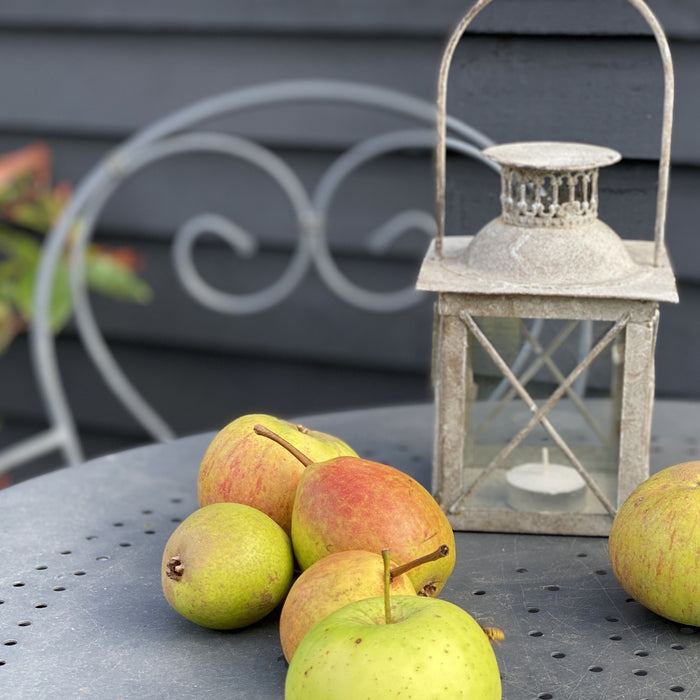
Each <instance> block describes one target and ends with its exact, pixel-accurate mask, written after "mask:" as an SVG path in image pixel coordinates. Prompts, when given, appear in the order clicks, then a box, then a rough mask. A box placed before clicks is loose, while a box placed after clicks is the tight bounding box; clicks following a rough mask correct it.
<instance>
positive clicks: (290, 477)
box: [197, 414, 356, 534]
mask: <svg viewBox="0 0 700 700" xmlns="http://www.w3.org/2000/svg"><path fill="white" fill-rule="evenodd" d="M256 424H263V425H265V426H266V427H268V428H269V429H271V430H273V431H275V432H276V433H278V434H279V435H281V436H283V437H284V438H286V439H287V440H288V441H289V442H290V443H291V444H293V445H295V446H296V447H298V449H300V450H302V451H303V452H304V453H305V454H308V455H309V456H310V458H311V459H314V460H318V461H321V460H324V459H330V458H331V457H335V456H337V455H355V454H356V452H355V451H354V450H353V449H352V448H351V447H350V446H349V445H347V444H346V443H345V442H343V441H342V440H341V439H340V438H337V437H335V436H333V435H329V434H328V433H323V432H321V431H317V430H309V429H307V428H305V427H304V426H302V425H298V424H294V423H290V422H288V421H285V420H281V419H279V418H275V417H274V416H268V415H265V414H249V415H245V416H241V417H240V418H237V419H236V420H234V421H232V422H231V423H229V424H228V425H227V426H226V427H224V428H223V429H222V430H220V431H219V432H218V433H217V434H216V435H215V437H214V439H213V440H212V441H211V443H210V444H209V446H208V447H207V450H206V452H205V453H204V457H203V458H202V462H201V464H200V467H199V475H198V478H197V494H198V498H199V505H200V506H205V505H209V504H211V503H222V502H229V503H244V504H246V505H249V506H252V507H253V508H257V509H258V510H261V511H262V512H263V513H265V514H266V515H269V516H270V517H271V518H272V519H273V520H274V521H275V522H276V523H277V524H278V525H280V527H282V529H283V530H284V531H285V532H286V533H287V534H290V533H291V519H292V505H293V503H294V496H295V493H296V488H297V484H298V483H299V479H300V477H301V475H302V473H303V472H304V465H303V464H301V463H300V462H299V460H297V459H296V458H295V457H294V456H293V455H291V454H289V452H287V451H286V450H284V449H282V448H280V446H279V445H275V444H274V443H273V442H271V441H270V440H268V439H267V438H264V437H261V436H260V435H258V434H257V433H255V431H254V430H253V427H254V426H255V425H256Z"/></svg>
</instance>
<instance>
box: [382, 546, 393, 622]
mask: <svg viewBox="0 0 700 700" xmlns="http://www.w3.org/2000/svg"><path fill="white" fill-rule="evenodd" d="M382 559H383V561H384V621H385V622H386V624H387V625H390V624H391V623H392V619H391V550H389V549H382Z"/></svg>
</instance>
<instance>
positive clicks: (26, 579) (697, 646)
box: [0, 402, 700, 700]
mask: <svg viewBox="0 0 700 700" xmlns="http://www.w3.org/2000/svg"><path fill="white" fill-rule="evenodd" d="M655 412H656V413H655V420H654V436H655V437H654V440H653V443H652V469H653V470H657V469H659V468H662V467H665V466H669V465H671V464H675V463H678V462H681V461H687V460H690V459H695V458H698V457H700V446H699V445H698V430H697V426H698V425H700V406H699V405H694V404H690V403H678V402H673V403H671V402H657V405H656V408H655ZM304 422H305V423H306V424H307V425H309V426H310V427H313V428H317V429H320V430H327V431H330V432H334V433H336V434H337V435H339V436H340V437H343V438H344V439H346V440H348V441H349V442H350V443H351V444H353V445H354V446H355V447H356V448H357V450H358V452H360V454H361V455H362V456H364V457H368V458H370V459H376V460H378V461H383V462H387V463H390V464H393V465H394V466H397V467H399V468H402V469H404V470H405V471H407V472H409V473H411V474H412V475H413V476H415V477H416V478H418V479H419V480H420V481H422V482H423V483H424V484H426V485H427V484H428V483H429V473H430V453H431V443H432V407H430V406H407V407H400V408H391V409H371V410H368V411H352V412H346V413H338V414H329V415H325V416H315V417H308V418H305V419H304ZM211 437H212V434H206V435H198V436H193V437H189V438H184V439H180V440H176V441H173V442H171V443H166V444H162V445H153V446H148V447H144V448H139V449H135V450H130V451H127V452H124V453H120V454H117V455H112V456H107V457H103V458H100V459H97V460H93V461H91V462H87V463H85V464H83V465H80V466H78V467H72V468H68V469H64V470H61V471H58V472H54V473H51V474H48V475H45V476H42V477H38V478H36V479H33V480H30V481H28V482H24V483H21V484H18V485H16V486H13V487H10V488H8V489H6V490H5V491H2V492H0V532H2V548H1V550H0V551H1V552H2V560H1V561H2V564H1V565H0V697H2V698H9V699H12V700H14V699H23V698H28V699H32V700H34V699H35V698H48V697H52V698H90V697H93V698H114V699H115V700H116V699H118V698H125V699H130V698H139V699H147V698H158V699H159V700H160V699H164V698H168V699H175V698H246V699H252V698H282V697H283V688H284V678H285V673H286V663H285V661H284V657H283V656H282V651H281V647H280V644H279V639H278V634H277V618H276V617H275V614H273V615H271V616H270V617H268V618H267V619H266V620H264V621H262V622H261V623H258V624H257V625H254V626H252V627H250V628H246V629H243V630H240V631H236V632H216V631H211V630H207V629H203V628H200V627H197V626H196V625H194V624H192V623H189V622H187V621H186V620H184V619H182V618H180V617H179V616H178V615H177V614H176V613H175V612H174V611H172V610H171V609H170V607H169V606H168V605H167V603H166V601H165V599H164V598H163V595H162V592H161V588H160V572H159V568H160V561H161V554H162V550H163V547H164V545H165V542H166V540H167V538H168V537H169V535H170V533H171V532H172V530H173V529H174V528H175V527H176V526H177V523H178V522H180V520H182V519H183V518H184V517H186V516H187V515H188V514H189V513H190V512H192V511H193V510H194V509H195V508H196V507H197V502H196V478H197V471H198V467H199V461H200V459H201V456H202V454H203V452H204V449H205V448H206V446H207V444H208V442H209V440H210V439H211ZM606 546H607V540H606V539H605V538H585V537H566V536H536V535H507V534H487V533H458V534H457V566H456V569H455V572H454V574H453V575H452V577H451V578H450V580H449V582H448V585H447V586H446V588H445V589H444V591H443V593H442V597H444V598H446V599H447V600H451V601H452V602H455V603H457V604H459V605H461V606H462V607H464V608H465V609H466V610H467V611H468V612H470V613H471V614H472V615H473V616H474V617H475V618H476V619H477V620H478V621H479V622H480V623H481V624H482V625H485V626H497V627H500V628H501V629H503V631H504V632H505V635H506V638H505V640H504V642H503V643H502V644H501V645H500V646H497V647H496V655H497V658H498V662H499V666H500V669H501V673H502V676H503V696H504V698H506V699H507V700H530V699H532V700H535V699H539V700H546V699H550V698H551V699H556V700H561V699H568V700H581V699H586V700H596V699H600V700H602V699H605V700H613V699H615V698H620V699H621V698H625V699H627V698H629V699H635V700H642V699H644V698H648V699H650V700H651V699H653V700H659V699H662V698H686V700H690V699H691V698H692V699H693V700H698V698H700V630H698V629H697V628H693V627H684V626H683V625H679V624H676V623H672V622H669V621H667V620H664V619H663V618H660V617H658V616H656V615H654V614H653V613H651V612H649V611H647V610H646V609H644V608H643V607H642V606H640V605H639V604H637V603H636V602H634V601H633V600H630V599H629V597H628V596H627V595H626V594H625V592H624V591H623V590H622V588H621V587H620V586H619V584H618V583H617V581H616V580H615V577H614V576H613V574H612V572H611V570H610V566H609V561H608V557H607V550H606Z"/></svg>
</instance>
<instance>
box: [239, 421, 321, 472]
mask: <svg viewBox="0 0 700 700" xmlns="http://www.w3.org/2000/svg"><path fill="white" fill-rule="evenodd" d="M253 430H254V431H255V432H256V433H257V434H258V435H262V436H263V437H266V438H270V440H273V441H274V442H276V443H277V444H278V445H282V447H284V449H285V450H287V452H289V453H291V454H292V455H294V457H296V458H297V459H298V460H299V461H300V462H301V463H302V464H303V465H304V466H305V467H308V466H309V464H313V460H311V459H309V458H308V457H307V456H306V455H305V454H304V453H303V452H302V451H301V450H298V449H297V448H296V447H294V445H292V443H291V442H287V441H286V440H285V439H284V438H283V437H281V436H279V435H278V434H277V433H273V432H272V430H270V429H269V428H266V427H265V426H264V425H260V424H259V423H258V424H256V425H254V426H253Z"/></svg>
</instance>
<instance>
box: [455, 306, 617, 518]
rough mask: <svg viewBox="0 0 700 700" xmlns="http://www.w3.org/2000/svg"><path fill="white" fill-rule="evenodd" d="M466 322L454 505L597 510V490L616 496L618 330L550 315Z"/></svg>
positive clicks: (605, 324) (602, 508) (599, 508)
mask: <svg viewBox="0 0 700 700" xmlns="http://www.w3.org/2000/svg"><path fill="white" fill-rule="evenodd" d="M469 323H470V324H471V325H470V330H469V333H468V348H469V351H468V355H467V365H468V368H467V369H468V371H467V384H468V386H467V387H465V390H466V396H467V411H466V414H465V415H466V425H465V436H466V439H465V454H464V465H465V469H464V475H463V484H464V496H463V498H462V502H461V505H462V506H464V507H479V508H484V507H487V508H490V507H491V508H512V509H515V510H527V511H538V510H539V511H566V512H580V513H605V512H606V507H605V505H604V503H603V502H602V501H601V499H600V497H599V494H600V493H602V494H603V495H604V497H605V498H607V499H608V501H609V502H613V503H614V502H615V501H616V498H617V488H618V484H617V475H618V457H619V440H620V424H621V421H620V416H621V406H622V397H621V388H622V377H623V364H622V363H623V357H624V351H623V344H624V336H625V331H624V328H622V329H621V330H620V331H619V332H613V327H614V325H615V324H614V322H611V321H593V320H568V319H557V318H555V319H553V318H546V319H545V318H528V319H520V318H507V317H469ZM594 349H595V350H594ZM592 350H593V352H594V356H593V355H591V351H592ZM525 465H527V466H525Z"/></svg>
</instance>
